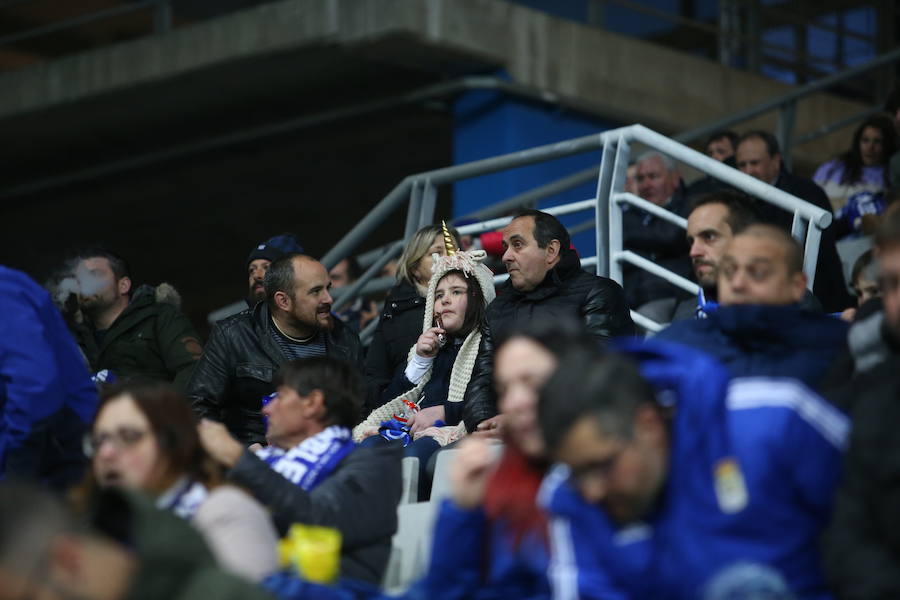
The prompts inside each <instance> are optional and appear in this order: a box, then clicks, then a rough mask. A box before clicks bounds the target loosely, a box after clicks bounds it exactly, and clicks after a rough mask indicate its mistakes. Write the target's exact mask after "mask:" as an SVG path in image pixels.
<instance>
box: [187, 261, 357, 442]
mask: <svg viewBox="0 0 900 600" xmlns="http://www.w3.org/2000/svg"><path fill="white" fill-rule="evenodd" d="M330 281H331V280H330V278H329V277H328V271H326V270H325V267H324V266H322V264H321V263H320V262H318V261H316V260H314V259H312V258H310V257H308V256H305V255H302V254H286V255H285V256H283V257H281V258H279V259H277V260H275V261H274V262H273V263H272V264H271V265H270V266H269V270H268V271H267V272H266V278H265V288H266V301H265V302H260V303H259V304H257V305H256V307H255V308H254V309H253V310H252V311H251V310H245V311H244V312H242V313H239V314H236V315H234V316H231V317H228V318H227V319H223V320H222V321H219V322H218V323H216V326H215V327H214V328H213V331H212V334H211V335H210V338H209V343H208V344H207V345H206V348H205V349H204V352H203V358H201V359H200V362H199V363H198V364H197V367H196V369H195V371H194V375H193V377H192V378H191V381H190V384H189V385H188V392H187V395H188V398H190V400H191V405H192V407H193V409H194V412H196V413H197V414H198V416H200V417H204V418H208V419H212V420H214V421H222V422H224V423H225V425H226V426H227V427H228V429H229V431H231V433H232V434H233V435H234V436H235V437H237V438H238V439H239V440H240V441H241V442H243V443H244V444H245V445H250V444H253V443H265V428H264V427H263V422H262V416H261V414H260V409H261V408H262V399H263V397H265V396H267V395H269V394H271V393H272V392H273V391H274V387H273V386H272V379H273V377H274V376H275V373H276V372H277V371H278V368H279V367H280V366H281V365H282V364H284V363H285V362H287V361H288V360H290V359H294V358H307V357H313V356H331V357H334V358H340V359H342V360H344V361H346V362H348V363H350V364H351V365H353V367H355V368H356V369H357V370H358V372H359V373H360V374H362V350H361V346H360V343H359V336H357V335H356V333H355V332H353V331H351V330H350V329H349V328H348V327H347V326H346V325H344V323H343V322H341V320H340V319H336V318H334V317H333V316H332V315H331V303H332V300H331V295H330V294H329V293H328V288H329V287H330Z"/></svg>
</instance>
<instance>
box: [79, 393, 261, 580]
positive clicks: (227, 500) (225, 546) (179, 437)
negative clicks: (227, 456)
mask: <svg viewBox="0 0 900 600" xmlns="http://www.w3.org/2000/svg"><path fill="white" fill-rule="evenodd" d="M86 449H87V450H88V451H89V453H90V455H91V461H92V463H91V471H90V474H89V476H88V482H87V484H86V488H87V490H88V491H90V489H91V488H93V487H94V486H99V487H101V488H106V487H121V488H127V489H131V490H139V491H141V492H144V493H146V494H149V495H150V496H152V497H153V498H155V500H156V505H157V506H158V507H159V508H161V509H164V510H170V511H172V512H173V513H175V514H176V515H178V516H179V517H181V518H183V519H186V520H187V521H189V522H190V523H191V524H192V525H193V526H194V527H196V528H197V530H198V531H200V533H201V534H202V535H203V537H204V538H205V539H206V542H207V543H208V544H209V546H210V549H211V550H212V551H213V554H214V555H215V556H216V558H217V559H218V560H219V562H220V563H221V565H222V566H223V567H225V568H226V569H228V570H230V571H232V572H233V573H236V574H238V575H242V576H244V577H246V578H248V579H250V580H253V581H259V580H261V579H262V578H263V577H265V576H266V575H269V574H270V573H272V572H274V571H275V570H276V568H277V554H276V547H277V541H278V537H277V534H276V532H275V528H274V526H273V525H272V522H271V518H270V517H269V514H268V513H267V512H266V510H265V509H264V508H263V507H262V505H260V504H259V503H258V502H257V501H256V500H254V499H253V498H252V497H251V496H250V495H249V494H247V493H246V492H244V491H243V490H241V489H239V488H237V487H235V486H232V485H225V484H223V483H222V473H221V471H220V470H219V468H218V467H217V465H216V463H215V462H214V461H213V460H212V459H211V458H210V457H209V455H207V453H206V451H205V450H204V449H203V446H202V445H201V444H200V439H199V437H198V434H197V429H196V423H195V418H194V415H193V413H192V412H191V410H190V408H189V407H188V401H187V399H186V398H184V397H183V396H182V395H181V394H180V393H179V392H178V391H177V390H175V388H173V387H172V386H171V385H169V384H167V383H162V382H156V381H142V382H136V381H128V382H125V383H121V384H117V385H113V386H111V387H109V388H107V389H105V390H104V391H103V393H102V394H101V398H100V405H99V407H98V410H97V416H96V417H95V420H94V423H93V426H92V429H91V436H90V439H89V443H88V448H86Z"/></svg>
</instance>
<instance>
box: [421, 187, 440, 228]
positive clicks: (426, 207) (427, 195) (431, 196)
mask: <svg viewBox="0 0 900 600" xmlns="http://www.w3.org/2000/svg"><path fill="white" fill-rule="evenodd" d="M419 202H420V208H419V211H420V214H419V228H422V227H425V226H426V225H431V224H432V223H434V209H435V206H436V205H437V188H436V187H434V185H432V183H431V180H429V179H426V180H425V181H424V182H423V183H422V195H421V198H420V201H419Z"/></svg>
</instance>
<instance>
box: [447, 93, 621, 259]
mask: <svg viewBox="0 0 900 600" xmlns="http://www.w3.org/2000/svg"><path fill="white" fill-rule="evenodd" d="M454 117H455V121H456V122H455V126H454V140H453V144H454V147H453V161H454V164H461V163H466V162H471V161H473V160H479V159H482V158H489V157H492V156H497V155H500V154H506V153H509V152H515V151H518V150H525V149H528V148H533V147H535V146H541V145H544V144H550V143H554V142H559V141H563V140H567V139H571V138H575V137H581V136H585V135H591V134H593V133H599V132H601V131H605V130H607V129H611V128H614V127H618V126H620V125H621V124H617V123H611V122H603V121H599V120H595V119H589V118H586V117H584V116H582V115H579V114H577V113H574V112H571V111H562V110H558V109H555V108H553V107H548V106H546V105H542V104H539V103H530V102H523V101H519V100H511V99H509V98H508V97H506V96H504V95H502V94H498V93H496V92H482V91H478V92H469V93H467V94H465V95H463V96H461V97H460V98H459V99H458V100H457V101H456V104H455V106H454ZM599 163H600V152H599V151H597V152H590V153H585V154H580V155H577V156H570V157H567V158H563V159H559V160H555V161H552V162H546V163H540V164H536V165H530V166H527V167H521V168H518V169H513V170H509V171H503V172H500V173H495V174H493V175H486V176H483V177H478V178H475V179H468V180H465V181H460V182H457V183H456V184H455V185H454V188H453V216H454V217H459V216H461V215H465V214H467V213H471V212H473V211H476V210H479V209H481V208H484V207H486V206H489V205H491V204H495V203H497V202H499V201H501V200H505V199H507V198H509V197H511V196H515V195H516V194H519V193H521V192H525V191H527V190H530V189H532V188H535V187H537V186H540V185H542V184H545V183H549V182H551V181H553V180H555V179H559V178H561V177H564V176H566V175H569V174H571V173H574V172H576V171H580V170H582V169H586V168H588V167H590V166H594V165H598V164H599ZM595 188H596V181H593V182H590V183H588V184H585V185H581V186H579V187H578V188H573V189H571V190H568V191H566V192H563V193H561V194H558V195H556V196H554V197H552V198H548V199H546V200H544V201H542V202H541V203H540V208H546V207H548V206H554V205H556V204H564V203H567V202H574V201H577V200H584V199H587V198H590V197H592V196H593V195H594V191H595ZM591 218H593V216H592V214H591V213H587V212H585V213H578V214H573V215H566V216H565V217H563V218H562V221H563V223H564V224H565V225H566V226H567V227H572V226H574V225H576V224H578V223H582V222H584V221H586V220H588V219H591ZM573 242H574V243H575V247H576V248H578V251H579V252H580V253H581V254H582V255H583V256H592V255H593V254H595V249H594V248H595V244H594V233H593V232H592V231H591V232H587V233H583V234H580V235H578V236H576V238H575V239H574V240H573Z"/></svg>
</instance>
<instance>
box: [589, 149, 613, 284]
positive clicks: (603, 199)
mask: <svg viewBox="0 0 900 600" xmlns="http://www.w3.org/2000/svg"><path fill="white" fill-rule="evenodd" d="M615 160H616V152H615V144H614V143H613V142H612V141H611V140H610V139H609V138H607V139H605V140H604V142H603V152H602V154H601V155H600V173H599V174H598V176H597V208H596V209H595V211H594V227H595V231H594V234H595V239H596V244H597V270H596V273H597V275H601V276H603V277H609V195H610V190H611V189H612V181H613V168H614V167H615Z"/></svg>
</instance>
